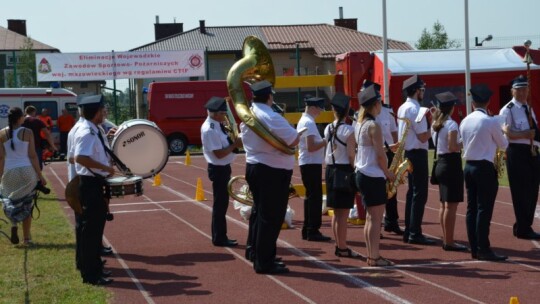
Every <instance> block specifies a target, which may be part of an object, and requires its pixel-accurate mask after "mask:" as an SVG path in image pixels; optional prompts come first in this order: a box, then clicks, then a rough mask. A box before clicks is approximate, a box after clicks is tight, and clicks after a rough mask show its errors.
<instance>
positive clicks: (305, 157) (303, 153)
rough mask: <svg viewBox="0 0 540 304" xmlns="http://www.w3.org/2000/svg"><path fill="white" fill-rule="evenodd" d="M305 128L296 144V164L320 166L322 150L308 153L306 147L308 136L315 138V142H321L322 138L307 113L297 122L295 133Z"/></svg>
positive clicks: (322, 156)
mask: <svg viewBox="0 0 540 304" xmlns="http://www.w3.org/2000/svg"><path fill="white" fill-rule="evenodd" d="M304 127H307V130H306V131H305V132H304V134H302V137H301V138H300V142H299V143H298V164H299V165H300V166H302V165H307V164H319V165H320V164H322V163H323V158H324V148H321V149H319V150H317V151H313V152H309V151H308V146H307V138H308V136H315V142H316V143H317V142H321V141H322V137H321V134H320V133H319V130H318V129H317V124H316V123H315V119H314V118H313V117H312V116H311V115H309V114H308V113H303V114H302V117H301V118H300V120H299V121H298V125H297V126H296V131H298V130H300V129H302V128H304Z"/></svg>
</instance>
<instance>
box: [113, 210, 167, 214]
mask: <svg viewBox="0 0 540 304" xmlns="http://www.w3.org/2000/svg"><path fill="white" fill-rule="evenodd" d="M165 210H171V209H143V210H122V211H115V212H112V213H113V214H121V213H140V212H156V211H165Z"/></svg>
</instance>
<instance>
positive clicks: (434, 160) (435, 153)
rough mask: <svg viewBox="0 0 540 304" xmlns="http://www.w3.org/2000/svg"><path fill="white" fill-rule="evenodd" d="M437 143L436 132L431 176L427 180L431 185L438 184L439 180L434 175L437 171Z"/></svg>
mask: <svg viewBox="0 0 540 304" xmlns="http://www.w3.org/2000/svg"><path fill="white" fill-rule="evenodd" d="M439 131H440V130H439ZM438 142H439V132H437V135H436V136H435V150H434V151H433V167H432V168H431V176H430V178H429V182H430V183H431V184H432V185H438V184H439V180H438V179H437V176H436V175H435V170H436V169H437V144H438Z"/></svg>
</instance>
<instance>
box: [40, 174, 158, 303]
mask: <svg viewBox="0 0 540 304" xmlns="http://www.w3.org/2000/svg"><path fill="white" fill-rule="evenodd" d="M49 168H51V172H52V174H53V175H54V176H55V177H56V179H57V180H58V181H59V182H60V184H61V185H62V187H64V188H65V187H66V184H64V181H63V180H62V179H61V178H60V177H59V176H58V174H56V171H54V169H53V168H52V167H49ZM103 238H104V239H105V242H106V243H107V244H109V246H111V248H112V250H113V252H114V256H115V258H116V260H118V263H120V265H121V266H122V268H124V270H125V271H126V273H127V274H128V276H129V277H130V278H131V281H132V282H133V283H134V284H135V286H137V289H138V290H139V292H140V293H141V294H142V296H143V298H144V299H145V300H146V303H148V304H155V302H154V300H152V298H151V297H150V295H149V294H148V291H146V289H144V287H143V286H142V284H141V282H140V281H139V279H137V277H135V275H133V272H132V271H131V269H130V268H129V266H128V265H127V264H126V262H125V261H124V259H122V257H121V256H120V255H119V254H118V253H117V252H118V251H116V249H114V247H113V246H112V244H111V242H109V240H107V238H106V237H105V235H104V236H103Z"/></svg>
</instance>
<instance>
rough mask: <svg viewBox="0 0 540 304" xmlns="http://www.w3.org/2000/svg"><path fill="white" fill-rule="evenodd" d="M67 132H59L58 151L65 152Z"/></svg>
mask: <svg viewBox="0 0 540 304" xmlns="http://www.w3.org/2000/svg"><path fill="white" fill-rule="evenodd" d="M68 134H69V132H60V153H63V154H64V155H66V154H67V139H68Z"/></svg>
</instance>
